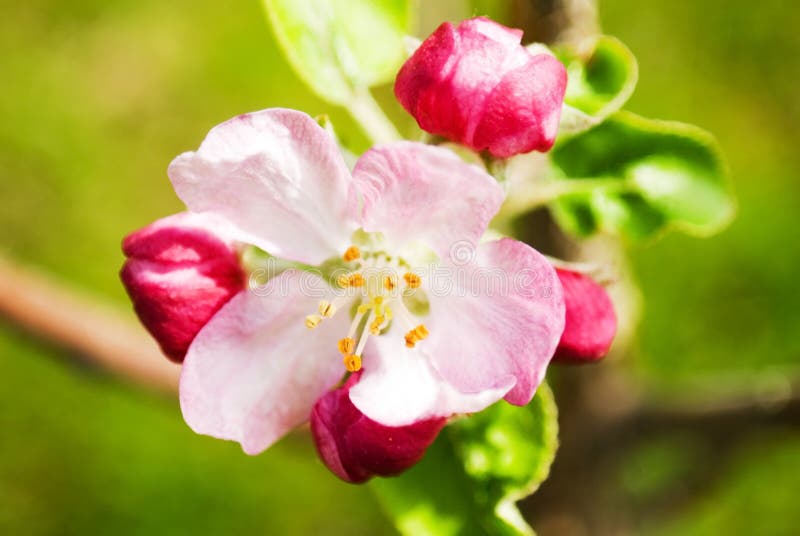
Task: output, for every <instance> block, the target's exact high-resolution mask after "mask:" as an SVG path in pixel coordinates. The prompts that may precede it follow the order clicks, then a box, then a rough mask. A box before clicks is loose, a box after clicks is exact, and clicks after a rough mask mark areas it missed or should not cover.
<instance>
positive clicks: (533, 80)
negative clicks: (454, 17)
mask: <svg viewBox="0 0 800 536" xmlns="http://www.w3.org/2000/svg"><path fill="white" fill-rule="evenodd" d="M521 40H522V30H513V29H511V28H506V27H505V26H502V25H500V24H497V23H495V22H492V21H491V20H489V19H487V18H484V17H478V18H474V19H470V20H466V21H464V22H462V23H461V24H459V25H458V26H457V27H455V28H454V27H453V25H452V24H450V23H447V22H446V23H444V24H442V25H441V26H439V28H438V29H437V30H436V31H435V32H434V33H433V34H432V35H431V36H430V37H428V38H427V39H426V40H425V41H423V43H422V45H420V47H419V48H418V49H417V51H416V52H415V53H414V55H412V56H411V58H409V59H408V61H407V62H406V63H405V65H403V67H402V68H401V69H400V72H399V73H398V75H397V80H396V81H395V86H394V92H395V95H396V96H397V99H398V100H399V101H400V103H401V104H402V105H403V107H404V108H405V109H406V110H407V111H408V112H409V113H410V114H411V115H413V116H414V118H415V119H416V120H417V123H419V126H420V128H422V129H423V130H426V131H427V132H430V133H432V134H437V135H440V136H443V137H445V138H448V139H450V140H452V141H456V142H459V143H462V144H464V145H467V146H468V147H471V148H472V149H474V150H476V151H484V150H488V151H489V153H490V154H491V155H492V156H494V157H497V158H508V157H510V156H513V155H515V154H520V153H527V152H530V151H534V150H536V151H547V150H548V149H550V147H552V146H553V142H554V141H555V138H556V134H557V132H558V122H559V119H560V116H561V106H562V104H563V101H564V92H565V91H566V88H567V72H566V69H565V68H564V66H563V65H562V64H561V63H560V62H559V61H558V60H557V59H556V58H554V57H553V56H550V55H549V54H537V55H533V54H531V53H530V52H528V50H526V49H525V48H524V47H523V46H522V45H521V44H520V42H521Z"/></svg>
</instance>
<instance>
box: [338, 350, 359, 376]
mask: <svg viewBox="0 0 800 536" xmlns="http://www.w3.org/2000/svg"><path fill="white" fill-rule="evenodd" d="M342 362H343V363H344V368H346V369H347V370H348V371H349V372H358V371H359V370H361V356H360V355H355V354H347V355H346V356H344V359H342Z"/></svg>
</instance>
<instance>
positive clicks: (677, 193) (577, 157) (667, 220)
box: [551, 112, 735, 240]
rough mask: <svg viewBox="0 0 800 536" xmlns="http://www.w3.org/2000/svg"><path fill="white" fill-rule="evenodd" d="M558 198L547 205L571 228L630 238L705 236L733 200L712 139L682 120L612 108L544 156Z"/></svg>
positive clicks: (726, 217)
mask: <svg viewBox="0 0 800 536" xmlns="http://www.w3.org/2000/svg"><path fill="white" fill-rule="evenodd" d="M551 159H552V164H553V166H554V169H555V171H556V176H557V180H556V183H557V185H558V186H559V188H558V190H560V192H561V195H560V196H559V197H558V199H557V200H556V201H555V202H554V203H553V204H552V205H551V208H552V209H553V212H554V214H555V216H556V218H557V220H558V221H559V223H560V224H561V225H562V226H563V227H564V228H565V229H566V230H568V231H570V232H571V233H573V234H575V235H578V236H588V235H590V234H593V233H595V232H597V231H601V230H602V231H606V232H610V233H615V234H621V235H623V236H626V237H628V238H631V239H633V240H644V239H648V238H651V237H653V236H655V235H656V234H657V233H659V232H661V231H663V230H664V229H666V228H669V227H673V228H677V229H680V230H682V231H684V232H687V233H690V234H695V235H700V236H706V235H710V234H712V233H714V232H717V231H719V230H720V229H721V228H722V227H724V226H725V225H726V224H727V223H728V222H729V221H730V220H731V218H732V216H733V214H734V211H735V203H734V200H733V196H732V194H731V192H730V188H729V185H728V178H727V168H726V166H725V164H724V163H723V161H722V158H721V156H720V153H719V149H718V147H717V144H716V142H715V141H714V138H713V137H712V136H711V135H710V134H708V133H707V132H705V131H703V130H701V129H699V128H697V127H694V126H691V125H685V124H682V123H675V122H668V121H656V120H650V119H644V118H642V117H639V116H636V115H633V114H630V113H627V112H618V113H616V114H614V115H612V116H611V117H610V118H609V119H608V120H607V121H605V122H604V123H602V124H600V125H599V126H597V127H595V128H593V129H591V130H589V131H588V132H585V133H583V134H581V135H578V136H575V137H573V138H571V139H569V140H566V141H565V142H564V143H562V144H560V145H559V146H557V147H556V148H555V149H554V150H553V151H552V153H551Z"/></svg>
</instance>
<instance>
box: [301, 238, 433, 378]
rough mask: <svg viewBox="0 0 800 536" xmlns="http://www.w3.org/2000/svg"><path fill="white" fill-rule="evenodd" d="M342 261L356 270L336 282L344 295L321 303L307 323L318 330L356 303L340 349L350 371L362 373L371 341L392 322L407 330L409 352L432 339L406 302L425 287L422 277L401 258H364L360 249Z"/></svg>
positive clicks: (368, 255)
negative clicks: (345, 308)
mask: <svg viewBox="0 0 800 536" xmlns="http://www.w3.org/2000/svg"><path fill="white" fill-rule="evenodd" d="M342 259H343V260H344V261H345V262H346V263H348V264H350V265H351V266H352V270H348V271H347V272H345V273H342V274H341V275H339V276H338V277H337V278H336V284H337V285H338V287H339V288H340V289H341V290H342V291H343V294H342V295H340V296H337V297H336V298H335V299H334V300H333V301H328V300H321V301H320V302H319V307H318V308H317V312H316V313H314V314H310V315H308V316H306V319H305V323H306V327H307V328H309V329H314V328H316V327H317V326H318V325H319V324H320V323H321V322H323V321H324V320H325V319H327V318H331V317H333V316H334V315H335V314H336V313H337V312H339V310H340V309H341V307H342V306H343V305H345V304H346V303H347V302H348V301H350V300H351V299H352V298H355V299H356V303H355V308H354V309H353V310H352V314H353V320H352V322H351V323H350V328H349V329H348V332H347V334H346V336H345V337H344V338H343V339H340V340H339V342H338V345H337V346H338V350H339V352H340V353H341V354H342V356H343V358H342V361H343V363H344V366H345V368H346V369H347V370H348V371H350V372H357V371H359V370H361V361H362V354H363V351H364V347H365V346H366V344H367V340H368V338H369V337H370V335H372V336H380V335H382V334H384V333H385V332H386V331H387V329H388V328H389V326H390V325H391V324H392V322H395V321H396V322H399V323H400V324H401V325H402V326H403V328H404V329H405V330H406V334H405V341H406V347H408V348H414V347H415V346H416V345H417V343H418V342H420V341H422V340H423V339H425V338H426V337H427V336H428V329H427V328H426V327H425V325H424V324H421V323H418V322H417V320H416V318H415V316H414V315H413V314H412V313H411V312H410V311H409V309H408V307H407V306H406V304H405V303H404V301H403V298H404V297H409V296H411V295H413V294H414V292H415V291H417V290H418V289H420V287H421V286H422V277H421V276H420V275H419V274H416V273H414V272H411V271H409V270H407V269H404V266H405V267H406V268H407V265H406V264H405V263H404V262H403V261H401V260H400V259H398V258H397V257H390V256H389V255H387V254H385V253H383V252H378V253H366V254H363V253H362V252H361V250H360V249H359V248H358V247H356V246H350V247H349V248H347V250H346V251H345V252H344V254H343V255H342ZM401 274H402V277H401Z"/></svg>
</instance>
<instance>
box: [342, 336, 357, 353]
mask: <svg viewBox="0 0 800 536" xmlns="http://www.w3.org/2000/svg"><path fill="white" fill-rule="evenodd" d="M355 348H356V341H355V340H354V339H353V338H352V337H345V338H344V339H341V340H340V341H339V352H340V353H342V354H344V355H348V354H352V353H353V350H355Z"/></svg>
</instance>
